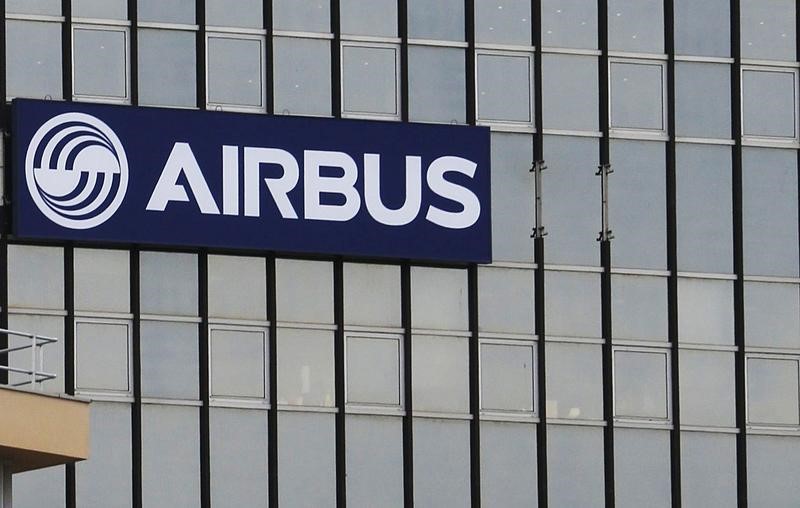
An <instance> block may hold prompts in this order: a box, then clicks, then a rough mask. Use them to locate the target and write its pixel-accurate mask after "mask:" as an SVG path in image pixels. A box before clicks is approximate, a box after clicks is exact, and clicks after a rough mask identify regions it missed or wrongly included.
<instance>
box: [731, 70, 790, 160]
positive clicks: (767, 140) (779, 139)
mask: <svg viewBox="0 0 800 508" xmlns="http://www.w3.org/2000/svg"><path fill="white" fill-rule="evenodd" d="M745 72H772V73H778V74H791V75H792V77H793V82H794V97H793V99H794V106H793V107H792V115H793V116H794V136H793V137H788V136H763V135H748V134H745V92H744V73H745ZM799 74H800V69H798V67H795V66H790V65H786V66H779V65H757V64H752V63H748V64H742V65H741V66H740V68H739V76H738V78H739V101H740V107H739V115H740V116H739V122H740V123H741V126H742V133H741V139H742V144H743V145H746V146H747V145H756V146H767V147H777V148H799V147H800V112H798V104H800V89H798V87H799V86H800V76H799Z"/></svg>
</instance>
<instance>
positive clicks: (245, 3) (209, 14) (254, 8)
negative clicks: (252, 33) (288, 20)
mask: <svg viewBox="0 0 800 508" xmlns="http://www.w3.org/2000/svg"><path fill="white" fill-rule="evenodd" d="M262 8H263V2H262V0H239V1H237V2H226V1H225V0H206V25H211V26H235V27H242V28H261V27H263V26H264V12H263V10H262Z"/></svg>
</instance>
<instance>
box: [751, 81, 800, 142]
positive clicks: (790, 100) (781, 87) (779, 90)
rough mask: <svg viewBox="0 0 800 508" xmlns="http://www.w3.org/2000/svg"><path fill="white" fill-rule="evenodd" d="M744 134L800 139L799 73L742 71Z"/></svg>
mask: <svg viewBox="0 0 800 508" xmlns="http://www.w3.org/2000/svg"><path fill="white" fill-rule="evenodd" d="M742 135H744V136H751V137H757V138H758V137H761V138H787V139H789V140H792V139H797V71H795V70H787V69H769V68H767V70H758V69H757V68H754V67H746V68H744V69H742Z"/></svg>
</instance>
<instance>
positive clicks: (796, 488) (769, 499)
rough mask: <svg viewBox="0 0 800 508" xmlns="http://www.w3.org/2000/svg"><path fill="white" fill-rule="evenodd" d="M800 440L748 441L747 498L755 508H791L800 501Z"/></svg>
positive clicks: (763, 438)
mask: <svg viewBox="0 0 800 508" xmlns="http://www.w3.org/2000/svg"><path fill="white" fill-rule="evenodd" d="M797 478H800V438H797V437H794V436H792V437H782V436H751V437H748V439H747V497H748V501H749V503H750V505H752V506H787V507H788V506H792V505H793V504H796V503H797V500H798V499H800V482H797V481H796V479H797Z"/></svg>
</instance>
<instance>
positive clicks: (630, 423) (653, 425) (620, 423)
mask: <svg viewBox="0 0 800 508" xmlns="http://www.w3.org/2000/svg"><path fill="white" fill-rule="evenodd" d="M614 427H616V428H623V429H652V430H672V429H673V425H672V421H671V420H646V419H641V420H640V419H637V418H632V417H625V416H615V417H614Z"/></svg>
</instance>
